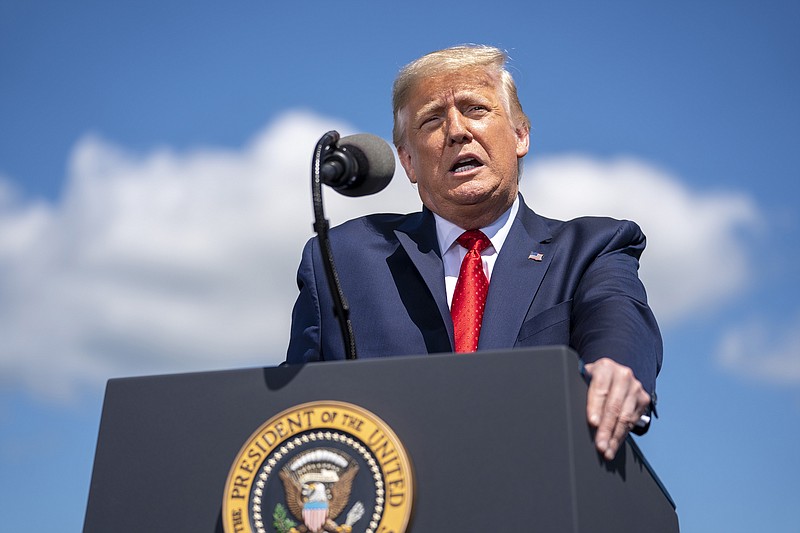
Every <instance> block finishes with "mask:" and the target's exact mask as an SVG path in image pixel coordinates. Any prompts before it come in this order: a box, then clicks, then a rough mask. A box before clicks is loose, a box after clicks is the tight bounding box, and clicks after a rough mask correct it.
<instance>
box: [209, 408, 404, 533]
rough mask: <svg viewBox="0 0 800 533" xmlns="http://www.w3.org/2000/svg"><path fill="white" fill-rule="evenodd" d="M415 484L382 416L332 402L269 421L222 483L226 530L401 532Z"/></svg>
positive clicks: (233, 532) (294, 410) (260, 532)
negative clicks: (223, 485) (223, 487)
mask: <svg viewBox="0 0 800 533" xmlns="http://www.w3.org/2000/svg"><path fill="white" fill-rule="evenodd" d="M413 498H414V486H413V478H412V472H411V464H410V462H409V459H408V455H407V454H406V451H405V449H404V448H403V445H402V444H401V442H400V441H399V440H398V438H397V436H396V435H395V434H394V432H393V431H392V430H391V428H389V426H387V425H386V423H385V422H383V420H381V419H380V418H378V417H377V416H375V415H374V414H372V413H370V412H369V411H367V410H366V409H363V408H361V407H358V406H356V405H352V404H348V403H344V402H337V401H318V402H311V403H305V404H302V405H298V406H295V407H292V408H291V409H287V410H286V411H283V412H282V413H279V414H277V415H275V416H274V417H272V418H270V419H269V420H267V421H266V422H265V423H264V424H263V425H262V426H261V427H259V428H258V430H256V432H255V433H253V435H251V437H250V439H249V440H248V441H247V442H246V443H245V445H244V446H243V447H242V448H241V450H240V451H239V454H238V455H237V456H236V460H235V461H234V463H233V466H232V467H231V470H230V473H229V474H228V480H227V482H226V483H225V495H224V500H223V504H222V523H223V527H224V529H225V532H226V533H268V532H269V533H320V532H328V533H390V532H391V533H402V532H404V531H405V530H406V528H407V526H408V523H409V519H410V516H411V506H412V503H413Z"/></svg>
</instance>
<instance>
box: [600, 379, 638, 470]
mask: <svg viewBox="0 0 800 533" xmlns="http://www.w3.org/2000/svg"><path fill="white" fill-rule="evenodd" d="M636 392H637V391H636V390H635V387H632V388H630V389H629V394H627V395H626V396H625V398H624V400H623V403H622V409H621V411H620V414H619V418H618V419H617V423H616V425H615V426H614V429H613V431H612V433H611V438H609V440H608V447H607V448H606V450H605V451H604V453H603V455H604V456H605V458H606V459H607V460H609V461H610V460H612V459H613V458H614V457H615V456H616V455H617V450H619V447H620V445H621V444H622V442H623V441H624V440H625V437H627V435H628V433H630V431H631V429H633V425H634V424H635V423H636V421H637V420H638V419H639V416H641V413H640V408H639V400H638V395H637V394H636Z"/></svg>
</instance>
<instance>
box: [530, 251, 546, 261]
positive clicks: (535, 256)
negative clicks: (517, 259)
mask: <svg viewBox="0 0 800 533" xmlns="http://www.w3.org/2000/svg"><path fill="white" fill-rule="evenodd" d="M542 258H544V254H542V253H541V252H531V254H530V255H529V256H528V259H530V260H531V261H541V260H542Z"/></svg>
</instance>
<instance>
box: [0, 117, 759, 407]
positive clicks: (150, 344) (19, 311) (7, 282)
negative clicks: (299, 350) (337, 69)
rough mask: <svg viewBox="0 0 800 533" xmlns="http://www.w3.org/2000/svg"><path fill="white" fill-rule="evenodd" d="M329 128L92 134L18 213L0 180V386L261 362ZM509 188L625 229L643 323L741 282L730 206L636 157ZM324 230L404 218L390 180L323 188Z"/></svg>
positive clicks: (282, 318) (739, 220) (681, 312)
mask: <svg viewBox="0 0 800 533" xmlns="http://www.w3.org/2000/svg"><path fill="white" fill-rule="evenodd" d="M329 129H337V130H339V131H340V132H342V134H348V133H351V132H352V131H348V130H349V129H350V128H348V127H347V125H344V124H340V123H336V122H334V121H332V120H328V119H324V118H320V117H317V116H313V115H310V114H307V113H299V112H297V113H291V114H287V115H285V116H284V117H282V118H281V119H280V120H278V121H276V122H275V123H273V124H271V125H269V126H268V127H267V128H265V129H264V130H263V131H262V132H260V133H259V134H258V135H256V136H255V138H254V139H253V140H252V141H251V142H250V143H249V144H248V145H247V146H245V147H243V148H241V149H236V150H223V149H202V150H200V149H198V150H195V151H190V152H185V153H177V152H175V151H173V150H171V149H169V148H162V149H159V150H155V151H153V152H151V153H146V154H136V153H131V152H130V151H128V150H125V149H124V148H122V147H119V146H116V145H114V144H112V143H110V142H109V141H107V140H104V139H102V138H99V137H97V136H87V137H86V138H84V139H83V140H81V141H80V142H79V143H78V144H77V145H76V147H75V148H74V150H73V154H72V157H71V160H70V165H69V175H68V179H67V182H66V184H65V188H64V190H65V192H64V196H63V198H62V199H60V200H59V201H58V202H56V203H45V202H31V201H24V200H20V198H19V197H18V196H17V195H15V194H14V191H13V190H12V188H11V187H10V185H9V180H7V179H4V178H3V177H2V176H0V338H1V339H3V342H2V343H0V376H2V377H0V385H2V384H3V381H5V383H6V384H8V383H18V384H22V385H23V386H25V387H26V388H28V389H30V390H33V391H34V392H35V393H38V394H40V395H43V396H47V397H52V398H63V397H68V396H69V395H70V393H72V392H74V391H75V390H76V389H77V388H78V387H82V386H85V385H86V384H91V385H93V386H96V385H98V384H101V383H102V382H103V381H104V380H105V379H107V378H108V377H110V376H121V375H133V374H147V373H160V372H174V371H189V370H201V369H212V368H230V367H237V366H261V365H271V364H276V363H278V362H279V361H281V360H282V358H283V356H284V353H285V350H286V344H287V342H288V330H289V320H290V310H291V306H292V304H293V301H294V298H295V296H296V286H295V282H294V276H295V270H296V267H297V263H298V261H299V257H300V251H301V249H302V246H303V244H304V243H305V241H306V239H307V238H308V237H310V236H311V234H312V231H311V223H312V209H311V199H310V160H311V152H312V150H313V147H314V145H315V143H316V141H317V140H318V138H319V137H320V136H321V135H322V133H324V132H325V131H327V130H329ZM527 174H528V176H527V177H526V178H524V181H523V191H524V193H525V194H526V198H527V200H528V202H529V203H530V204H531V205H533V206H534V207H535V208H536V209H537V210H538V211H539V212H541V213H542V214H545V215H548V216H556V217H569V216H573V215H579V214H604V215H614V216H620V217H627V218H632V219H635V220H637V221H639V222H640V223H641V224H642V226H643V227H644V229H645V231H646V232H647V234H648V236H649V237H650V246H649V248H648V250H647V252H646V258H645V263H644V264H645V266H644V267H643V277H645V278H646V281H647V282H648V287H649V290H650V294H651V295H652V300H653V302H654V305H655V306H656V311H657V313H658V315H659V317H660V318H661V319H662V320H664V319H668V320H677V319H678V318H680V317H685V316H688V315H691V314H692V313H695V312H698V311H700V310H702V309H703V308H704V306H711V305H714V304H718V303H719V302H720V301H722V300H724V298H725V297H727V296H730V295H731V294H732V293H735V292H736V291H737V290H739V289H740V288H741V287H742V284H743V283H744V282H745V280H746V279H747V271H746V263H745V262H744V257H743V251H742V250H740V249H739V248H738V247H737V246H736V244H735V233H736V228H737V226H739V225H744V226H747V227H751V226H753V225H754V224H755V223H756V221H757V220H758V218H759V216H758V213H757V212H756V209H755V207H754V206H753V205H752V202H750V201H749V200H748V199H747V198H745V197H743V196H741V195H734V194H716V195H710V194H706V195H700V194H697V193H695V192H692V191H690V190H688V189H687V188H685V187H684V186H682V185H681V184H680V182H679V180H678V179H676V178H674V177H671V176H669V175H667V174H665V173H663V172H661V171H658V170H657V169H654V168H653V167H651V166H648V165H647V164H645V163H642V162H636V161H632V160H620V161H616V162H600V161H597V160H593V159H589V158H586V157H577V156H573V157H562V158H548V159H540V160H534V161H533V162H532V163H531V164H529V170H528V172H527ZM324 194H325V200H326V206H327V216H328V218H329V219H330V221H331V223H332V224H334V225H335V224H337V223H340V222H343V221H344V220H346V219H348V218H352V217H354V216H358V215H360V214H365V213H371V212H377V211H397V212H407V211H412V210H416V209H418V208H419V205H420V202H419V199H418V197H417V195H416V191H415V190H414V189H413V188H412V187H411V185H410V184H409V183H408V181H407V180H406V179H405V176H404V175H403V172H402V171H401V170H400V171H398V173H397V177H396V179H395V180H394V181H393V183H392V184H391V185H390V186H389V188H388V189H387V190H386V191H384V192H382V193H381V194H379V195H375V196H372V197H367V198H355V199H354V198H345V197H342V196H339V195H337V194H334V193H332V192H331V191H330V190H329V189H328V190H325V193H324Z"/></svg>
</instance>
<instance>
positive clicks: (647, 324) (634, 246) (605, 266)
mask: <svg viewBox="0 0 800 533" xmlns="http://www.w3.org/2000/svg"><path fill="white" fill-rule="evenodd" d="M644 247H645V237H644V234H643V233H642V232H641V230H640V229H639V227H638V226H637V225H636V224H635V223H633V222H630V221H622V222H621V223H620V225H619V226H618V228H617V230H616V232H615V233H613V235H612V236H611V238H610V240H608V241H607V243H606V244H605V246H604V247H603V248H602V249H600V250H599V253H597V255H596V257H595V258H594V260H592V261H591V262H590V263H589V264H588V265H587V267H586V269H585V270H584V272H583V274H582V275H581V277H580V279H579V281H578V283H577V286H576V288H575V292H574V295H573V306H572V331H571V334H570V344H571V345H572V346H573V347H574V348H575V350H576V351H577V352H578V353H579V354H580V355H581V358H582V359H583V360H584V362H587V363H590V362H593V361H596V360H598V359H600V358H602V357H609V358H611V359H613V360H615V361H616V362H618V363H620V364H623V365H625V366H628V367H630V368H631V369H633V371H634V373H635V375H636V377H637V378H638V379H639V381H641V383H642V385H643V386H644V388H645V389H646V390H647V391H648V392H651V393H652V392H653V391H655V382H656V376H657V374H658V371H659V370H660V368H661V360H662V341H661V334H660V332H659V329H658V325H657V323H656V320H655V317H654V316H653V313H652V311H651V310H650V307H649V306H648V305H647V295H646V293H645V289H644V286H643V285H642V283H641V281H640V280H639V276H638V273H637V271H638V267H639V257H640V255H641V253H642V251H643V250H644Z"/></svg>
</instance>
